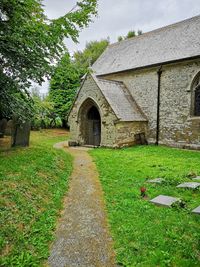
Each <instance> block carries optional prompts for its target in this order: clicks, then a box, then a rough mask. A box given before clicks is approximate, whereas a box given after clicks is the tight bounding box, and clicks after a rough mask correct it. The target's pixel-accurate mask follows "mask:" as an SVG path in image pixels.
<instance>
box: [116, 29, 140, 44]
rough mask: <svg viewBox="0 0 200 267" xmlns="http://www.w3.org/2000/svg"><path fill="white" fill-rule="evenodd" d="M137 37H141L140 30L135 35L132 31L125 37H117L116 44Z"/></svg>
mask: <svg viewBox="0 0 200 267" xmlns="http://www.w3.org/2000/svg"><path fill="white" fill-rule="evenodd" d="M139 35H142V31H141V30H138V31H137V33H136V32H135V31H134V30H131V31H129V32H128V33H127V35H126V36H119V37H118V38H117V40H118V42H121V41H123V40H126V39H129V38H132V37H135V36H139Z"/></svg>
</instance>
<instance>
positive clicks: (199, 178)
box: [192, 176, 200, 181]
mask: <svg viewBox="0 0 200 267" xmlns="http://www.w3.org/2000/svg"><path fill="white" fill-rule="evenodd" d="M192 180H193V181H200V176H197V177H195V178H193V179H192Z"/></svg>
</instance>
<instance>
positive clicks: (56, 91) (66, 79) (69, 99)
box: [49, 53, 80, 127]
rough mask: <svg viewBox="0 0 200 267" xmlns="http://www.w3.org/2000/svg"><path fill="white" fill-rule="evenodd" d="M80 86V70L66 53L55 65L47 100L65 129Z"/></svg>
mask: <svg viewBox="0 0 200 267" xmlns="http://www.w3.org/2000/svg"><path fill="white" fill-rule="evenodd" d="M79 86H80V70H79V69H78V68H77V66H76V65H75V64H74V62H72V61H71V58H70V55H69V54H68V53H66V54H65V55H64V56H63V58H62V59H61V61H60V63H59V64H58V65H57V67H56V69H55V71H54V74H53V75H52V79H51V81H50V91H49V98H50V101H52V102H53V103H54V111H55V113H56V114H57V115H58V116H59V117H60V118H61V120H62V126H63V127H66V116H67V115H68V113H69V110H70V108H71V105H72V103H73V100H74V97H75V95H76V92H77V89H78V87H79Z"/></svg>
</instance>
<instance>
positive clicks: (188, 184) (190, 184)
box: [177, 182, 200, 189]
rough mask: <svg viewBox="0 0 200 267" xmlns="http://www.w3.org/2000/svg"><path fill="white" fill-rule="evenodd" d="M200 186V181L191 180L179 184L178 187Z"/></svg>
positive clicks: (192, 187) (193, 187)
mask: <svg viewBox="0 0 200 267" xmlns="http://www.w3.org/2000/svg"><path fill="white" fill-rule="evenodd" d="M199 186H200V183H196V182H189V183H182V184H179V185H177V188H190V189H196V188H198V187H199Z"/></svg>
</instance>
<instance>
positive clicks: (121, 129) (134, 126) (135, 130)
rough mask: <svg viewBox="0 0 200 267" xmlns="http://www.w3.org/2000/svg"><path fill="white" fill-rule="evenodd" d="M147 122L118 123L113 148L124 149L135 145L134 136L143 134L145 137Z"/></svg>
mask: <svg viewBox="0 0 200 267" xmlns="http://www.w3.org/2000/svg"><path fill="white" fill-rule="evenodd" d="M146 132H147V122H145V121H142V122H138V121H137V122H119V123H117V124H116V142H115V145H114V147H125V146H132V145H135V144H136V140H135V135H136V134H140V133H144V134H145V136H146Z"/></svg>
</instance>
